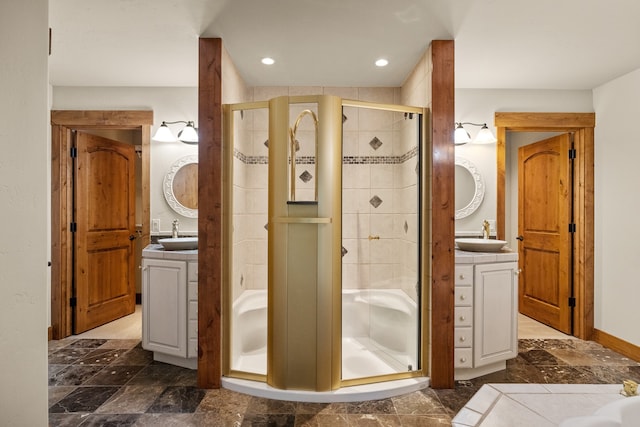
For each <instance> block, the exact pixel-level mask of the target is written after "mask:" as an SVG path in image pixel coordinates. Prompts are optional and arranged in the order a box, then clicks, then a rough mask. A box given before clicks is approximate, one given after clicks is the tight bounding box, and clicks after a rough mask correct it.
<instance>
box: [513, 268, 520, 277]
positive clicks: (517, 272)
mask: <svg viewBox="0 0 640 427" xmlns="http://www.w3.org/2000/svg"><path fill="white" fill-rule="evenodd" d="M520 273H522V269H521V268H519V269H517V270H516V271H515V272H514V274H515V275H516V276H518V275H520Z"/></svg>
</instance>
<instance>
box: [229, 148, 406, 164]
mask: <svg viewBox="0 0 640 427" xmlns="http://www.w3.org/2000/svg"><path fill="white" fill-rule="evenodd" d="M417 155H418V147H413V148H412V149H411V150H409V151H407V152H406V153H404V154H403V155H402V156H344V157H343V158H342V164H344V165H399V164H402V163H404V162H406V161H407V160H410V159H412V158H413V157H416V156H417ZM233 156H234V157H235V158H236V159H238V160H240V161H241V162H242V163H244V164H246V165H268V164H269V157H268V156H247V155H246V154H244V153H242V152H241V151H240V150H238V149H234V150H233ZM315 163H316V158H315V156H297V157H296V164H297V165H314V164H315Z"/></svg>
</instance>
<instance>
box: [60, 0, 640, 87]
mask: <svg viewBox="0 0 640 427" xmlns="http://www.w3.org/2000/svg"><path fill="white" fill-rule="evenodd" d="M49 3H50V4H49V14H50V26H51V28H52V31H53V39H52V55H51V56H50V78H51V83H52V84H53V85H54V86H197V64H198V37H221V38H222V39H223V43H224V46H225V47H226V49H227V51H228V52H229V54H230V56H231V58H232V59H233V62H234V63H235V64H236V66H237V68H238V70H239V71H240V73H241V74H242V76H243V77H244V79H245V80H246V82H247V83H248V84H249V85H250V86H280V85H287V86H289V85H290V86H301V85H305V86H308V85H318V86H319V85H322V86H399V85H401V84H402V82H403V80H404V79H405V77H406V76H407V75H408V73H409V72H410V71H411V69H412V68H413V67H414V65H415V64H416V62H417V61H418V59H419V58H420V56H421V55H422V54H423V53H424V51H425V49H426V48H427V46H428V45H429V43H430V41H431V40H434V39H454V40H455V50H456V64H455V69H456V87H458V88H523V89H592V88H594V87H597V86H599V85H601V84H603V83H605V82H607V81H609V80H612V79H614V78H616V77H619V76H621V75H623V74H626V73H628V72H630V71H632V70H634V69H637V68H640V25H639V23H638V21H639V19H640V1H638V0H527V1H525V0H50V2H49ZM263 56H271V57H273V58H275V60H276V64H275V65H273V66H271V67H266V66H264V65H262V64H261V63H260V58H262V57H263ZM379 57H385V58H387V59H388V60H389V61H390V64H389V66H387V67H386V68H377V67H375V66H374V65H373V62H374V60H375V59H377V58H379Z"/></svg>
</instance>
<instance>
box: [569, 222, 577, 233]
mask: <svg viewBox="0 0 640 427" xmlns="http://www.w3.org/2000/svg"><path fill="white" fill-rule="evenodd" d="M575 232H576V224H575V223H573V222H572V223H571V224H569V233H575Z"/></svg>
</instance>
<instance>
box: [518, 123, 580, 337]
mask: <svg viewBox="0 0 640 427" xmlns="http://www.w3.org/2000/svg"><path fill="white" fill-rule="evenodd" d="M570 148H571V143H570V136H569V134H563V135H559V136H556V137H553V138H549V139H545V140H543V141H538V142H536V143H533V144H530V145H526V146H524V147H520V148H519V149H518V234H519V237H518V240H520V241H519V244H518V252H519V257H520V261H519V264H520V269H521V270H522V271H521V274H520V276H519V277H520V281H519V304H520V312H521V313H522V314H524V315H526V316H529V317H531V318H533V319H536V320H538V321H540V322H542V323H544V324H547V325H549V326H551V327H553V328H555V329H558V330H560V331H562V332H564V333H567V334H571V333H572V331H571V315H572V313H571V307H570V306H569V297H570V296H571V277H572V276H571V274H570V266H571V233H570V232H569V226H570V224H571V222H572V221H571V215H572V213H571V203H572V198H571V189H572V180H571V167H570V164H569V162H570V159H569V149H570Z"/></svg>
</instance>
